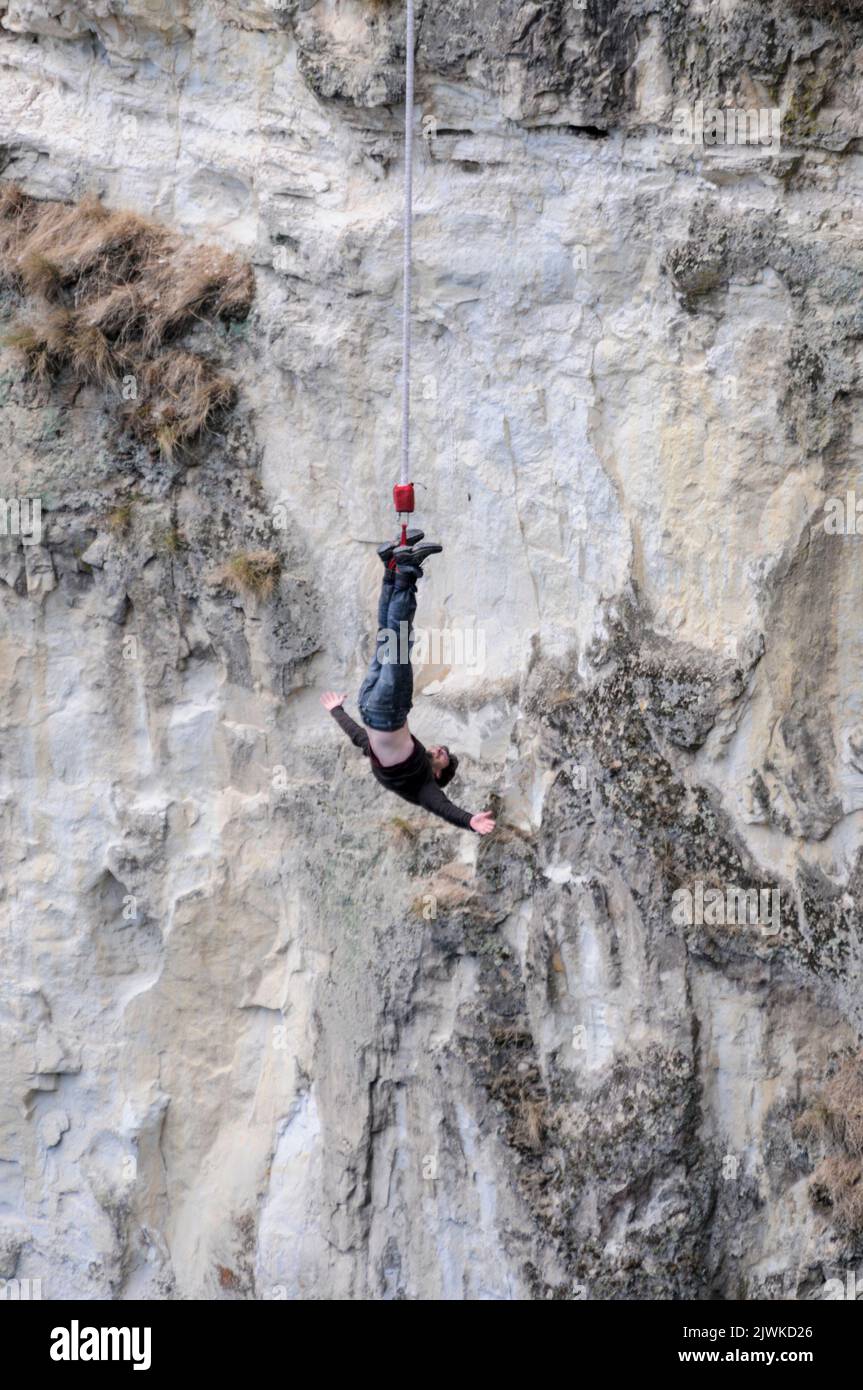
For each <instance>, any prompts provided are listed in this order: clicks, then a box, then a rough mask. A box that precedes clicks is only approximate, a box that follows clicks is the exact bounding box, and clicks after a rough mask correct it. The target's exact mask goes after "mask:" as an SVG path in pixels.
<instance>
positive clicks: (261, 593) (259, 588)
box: [227, 550, 282, 599]
mask: <svg viewBox="0 0 863 1390" xmlns="http://www.w3.org/2000/svg"><path fill="white" fill-rule="evenodd" d="M281 573H282V562H281V560H280V559H279V557H278V555H277V554H276V553H275V551H273V550H252V551H240V552H239V553H238V554H236V555H233V556H232V557H231V559H230V561H229V562H228V570H227V580H228V583H229V584H231V586H232V587H233V588H235V589H237V590H244V591H245V592H246V593H251V594H254V595H255V596H256V597H257V598H262V599H266V598H270V597H271V596H272V594H273V593H274V591H275V588H276V585H277V584H278V582H279V579H280V577H281Z"/></svg>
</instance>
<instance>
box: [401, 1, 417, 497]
mask: <svg viewBox="0 0 863 1390" xmlns="http://www.w3.org/2000/svg"><path fill="white" fill-rule="evenodd" d="M414 43H415V38H414V0H407V32H406V34H405V215H404V256H405V267H404V307H403V318H402V469H401V482H402V483H409V482H410V476H411V240H412V238H411V232H412V221H413V181H414V180H413V176H414V166H413V124H414Z"/></svg>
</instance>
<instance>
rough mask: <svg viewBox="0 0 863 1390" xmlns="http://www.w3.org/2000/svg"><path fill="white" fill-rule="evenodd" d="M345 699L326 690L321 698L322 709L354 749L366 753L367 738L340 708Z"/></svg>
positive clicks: (344, 696) (367, 749)
mask: <svg viewBox="0 0 863 1390" xmlns="http://www.w3.org/2000/svg"><path fill="white" fill-rule="evenodd" d="M346 699H347V696H346V695H337V694H336V692H335V691H334V690H327V691H326V692H325V694H323V695H322V696H321V704H322V705H323V707H324V709H328V710H329V712H330V714H331V715H332V716H333V719H335V721H336V723H337V724H338V726H339V728H340V729H344V731H345V733H346V734H347V736H348V738H349V739H350V741H351V743H352V744H353V745H354V747H355V748H361V749H362V751H363V752H364V753H367V752H368V751H369V736H368V734H367V733H366V731H365V729H363V728H361V727H360V725H359V724H358V723H357V722H356V720H355V719H351V716H350V715H349V714H346V713H345V711H344V709H343V708H342V706H343V704H344V702H345V700H346Z"/></svg>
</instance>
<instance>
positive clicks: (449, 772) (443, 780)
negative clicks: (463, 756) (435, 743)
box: [437, 743, 458, 787]
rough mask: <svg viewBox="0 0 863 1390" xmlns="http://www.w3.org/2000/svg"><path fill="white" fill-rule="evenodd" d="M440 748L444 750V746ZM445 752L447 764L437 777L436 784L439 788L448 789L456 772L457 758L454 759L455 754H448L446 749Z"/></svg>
mask: <svg viewBox="0 0 863 1390" xmlns="http://www.w3.org/2000/svg"><path fill="white" fill-rule="evenodd" d="M441 747H442V748H446V744H445V743H444V744H441ZM446 751H447V756H448V758H449V762H448V763H447V765H446V767H445V768H444V769H443V771H442V772H439V773H438V775H437V784H438V786H439V787H448V786H449V784H450V782H451V781H452V779H453V778H454V777H455V775H456V773H457V772H458V758H457V757H456V755H455V753H450V751H449V749H448V748H447V749H446Z"/></svg>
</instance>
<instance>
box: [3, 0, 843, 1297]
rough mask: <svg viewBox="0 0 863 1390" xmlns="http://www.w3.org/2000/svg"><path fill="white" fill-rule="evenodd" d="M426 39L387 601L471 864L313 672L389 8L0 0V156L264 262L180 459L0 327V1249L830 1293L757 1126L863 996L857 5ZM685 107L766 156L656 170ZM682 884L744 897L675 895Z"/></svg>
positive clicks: (561, 6)
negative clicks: (431, 638)
mask: <svg viewBox="0 0 863 1390" xmlns="http://www.w3.org/2000/svg"><path fill="white" fill-rule="evenodd" d="M417 11H418V49H417V110H416V129H417V142H418V149H417V169H416V174H415V180H416V189H415V231H414V245H415V297H414V309H415V326H414V354H415V356H414V368H413V372H414V394H413V416H414V426H413V428H414V471H415V481H416V483H417V492H418V507H419V510H418V514H417V522H418V524H419V525H421V526H423V527H424V529H425V530H426V532H427V534H428V535H429V536H430V537H431V538H433V539H440V540H441V541H442V542H443V544H444V546H445V550H444V553H443V555H441V556H437V557H435V558H434V559H433V560H432V561H430V562H429V566H428V577H427V578H426V579H425V580H424V581H423V585H422V588H421V609H420V622H421V624H422V625H423V626H424V627H425V628H427V629H432V630H438V631H443V630H452V631H455V632H458V633H462V634H464V633H465V632H466V633H468V634H473V635H474V636H481V638H482V641H481V643H479V644H474V645H473V647H471V648H470V649H471V650H472V651H474V653H475V654H478V659H477V660H476V661H468V660H464V661H461V662H459V661H458V660H456V659H455V658H452V652H451V651H450V653H449V656H447V654H446V651H445V652H444V655H443V656H441V657H440V659H439V660H438V659H437V658H435V659H430V660H429V662H428V663H427V664H425V665H424V666H422V667H421V668H420V669H419V670H418V672H417V698H416V704H415V710H414V715H413V717H412V726H413V727H414V728H415V730H416V732H417V735H418V736H419V737H420V738H421V739H423V741H425V742H430V741H431V742H438V741H439V742H445V743H447V744H450V745H451V746H452V747H453V749H454V750H456V751H457V752H458V753H459V755H460V758H461V766H460V770H459V775H458V778H457V779H456V781H455V782H454V783H453V784H452V787H451V789H450V791H451V794H452V795H453V798H454V800H456V801H457V802H458V804H460V805H465V806H469V807H470V808H471V809H472V810H474V811H476V810H480V809H482V808H484V807H487V806H490V807H492V808H493V810H494V811H495V812H496V814H497V815H498V817H499V821H500V827H501V828H500V830H499V831H498V833H497V834H496V835H495V836H493V837H491V838H489V839H488V840H484V841H482V842H480V841H479V840H478V839H477V838H475V837H471V836H468V835H466V834H462V833H459V832H456V831H454V830H452V829H450V828H449V827H447V826H445V825H444V824H443V823H438V822H435V821H432V820H429V819H427V818H424V817H423V816H422V815H421V813H419V812H414V811H413V810H412V808H410V807H404V806H403V805H402V803H399V802H396V801H395V800H394V799H392V798H387V797H385V795H384V793H383V792H382V791H381V789H380V788H379V787H378V786H377V784H376V783H375V782H374V781H373V779H371V778H370V777H369V775H368V772H367V770H366V768H365V765H364V763H363V761H362V760H361V759H360V758H359V757H358V756H357V755H356V753H355V751H354V750H353V749H352V748H351V747H350V745H349V744H348V743H347V742H346V740H344V739H343V737H342V735H341V734H340V732H339V730H338V729H337V728H336V727H335V725H334V724H333V722H332V721H331V720H329V718H328V717H327V716H326V715H325V714H324V713H323V712H322V711H321V709H320V706H319V704H318V694H319V692H320V691H321V690H322V689H325V688H338V689H344V690H349V691H350V692H351V697H350V700H349V705H348V707H349V709H350V710H351V712H355V706H354V704H353V692H354V691H355V690H356V687H357V686H358V684H359V680H360V678H361V675H362V670H363V665H364V661H365V659H367V655H368V634H369V632H370V628H371V623H372V619H373V612H374V608H373V605H374V598H375V590H376V584H377V579H378V572H379V562H378V560H377V558H376V556H375V553H374V552H375V545H376V544H377V543H379V542H380V540H381V539H383V537H384V536H385V535H386V532H387V528H388V527H389V526H390V525H391V518H390V510H389V498H390V488H391V485H392V482H393V481H394V479H395V476H396V474H397V467H398V461H397V456H398V439H399V400H398V389H397V386H398V371H399V365H400V353H401V342H400V327H401V325H400V295H401V283H400V274H401V230H400V227H401V194H402V188H401V172H402V154H401V122H402V118H403V112H402V108H401V107H400V105H399V103H400V101H401V100H402V95H403V74H402V64H403V59H404V23H403V16H402V11H401V7H400V6H399V5H398V4H397V3H395V0H338V2H337V0H317V3H315V0H285V3H276V0H272V3H269V2H268V0H248V3H242V0H183V3H170V4H169V3H167V0H123V3H120V0H93V3H89V2H85V0H70V3H64V2H63V0H17V2H15V3H9V4H4V3H2V0H0V179H2V181H3V182H6V181H14V182H17V183H19V184H21V185H22V186H23V188H24V189H25V190H26V192H27V193H29V194H31V195H33V196H35V197H37V198H40V199H60V200H68V201H74V200H78V199H80V198H82V197H84V196H85V195H86V194H87V193H89V192H96V193H98V194H99V195H100V196H101V197H102V198H103V199H104V201H105V203H106V204H107V205H108V206H109V207H112V208H114V207H118V208H119V207H129V208H133V209H135V210H137V211H139V212H142V213H146V214H147V215H152V216H155V217H157V218H159V219H160V220H162V221H163V222H164V223H166V224H167V225H169V226H171V227H172V228H173V229H175V230H176V231H178V232H179V233H181V234H182V235H183V236H185V237H188V238H189V239H190V240H191V241H194V240H196V239H200V240H202V241H206V242H217V243H221V244H222V245H223V246H225V247H226V248H228V249H230V250H232V251H235V252H239V253H240V254H241V255H243V256H244V257H245V258H247V259H248V261H249V262H250V263H251V264H252V266H253V268H254V271H255V278H256V297H255V302H254V308H253V312H252V314H251V316H250V318H249V319H248V320H247V321H246V322H245V323H242V324H232V325H230V326H223V327H219V328H214V327H213V326H212V325H208V324H204V323H202V324H201V325H199V327H198V328H197V329H196V330H195V332H194V334H193V335H192V342H193V346H194V347H195V349H196V350H197V351H200V352H202V353H203V354H205V355H206V356H208V357H209V358H211V359H212V360H213V361H215V362H216V363H217V365H218V366H219V368H220V369H225V370H227V371H230V372H231V374H232V376H233V378H234V379H235V380H236V383H237V387H238V404H237V407H236V409H235V410H234V411H233V413H232V414H231V416H230V418H229V420H228V421H227V422H226V423H225V426H224V428H223V429H222V430H221V432H220V433H218V434H214V435H212V436H210V437H208V438H207V439H206V440H205V441H203V443H202V444H201V445H199V446H197V448H196V449H195V450H194V451H193V452H192V453H191V454H190V455H188V456H183V457H176V458H173V459H170V458H163V457H160V456H159V454H158V453H153V452H151V451H150V450H148V449H147V448H146V447H145V446H144V445H142V444H141V443H135V442H134V441H130V440H129V438H128V437H126V436H124V435H123V434H122V433H121V432H120V431H119V430H118V428H117V400H116V393H114V395H112V391H111V389H107V390H105V391H101V390H97V389H95V388H94V387H91V386H81V385H80V384H79V383H76V382H74V381H71V380H67V379H61V380H60V381H59V382H57V383H56V384H55V385H53V386H52V387H50V388H43V387H40V386H39V385H38V384H37V383H34V382H33V381H31V380H30V379H29V378H28V376H27V374H26V372H25V370H24V368H23V365H22V362H21V360H20V357H19V356H18V354H16V352H15V351H14V350H13V348H12V347H11V346H8V345H7V346H4V347H3V348H2V349H0V495H2V496H3V498H4V499H8V498H13V497H19V498H23V497H27V498H34V497H35V498H40V499H41V505H42V524H43V534H42V538H41V543H40V544H38V545H37V544H29V543H26V544H25V543H22V539H21V538H19V537H16V536H14V535H13V536H6V537H2V536H0V644H2V646H0V652H2V659H0V725H2V741H0V813H2V822H3V824H2V831H3V843H4V849H5V854H4V866H3V871H2V883H0V890H2V891H0V923H2V960H3V969H2V979H0V990H2V993H0V1081H2V1085H0V1277H2V1278H13V1277H17V1278H21V1279H23V1278H41V1279H42V1288H43V1297H45V1298H61V1297H78V1298H92V1299H109V1298H119V1299H123V1298H139V1297H143V1298H154V1299H159V1298H176V1299H183V1298H221V1299H251V1298H288V1299H300V1298H303V1299H330V1298H335V1299H360V1298H371V1299H454V1300H461V1299H512V1300H532V1299H550V1298H554V1299H572V1298H584V1297H587V1298H601V1299H615V1298H636V1299H656V1298H660V1299H682V1298H696V1299H705V1298H714V1299H723V1298H728V1299H732V1298H750V1299H753V1298H758V1299H761V1298H763V1299H770V1298H781V1297H789V1296H796V1297H799V1298H808V1297H813V1298H814V1297H820V1296H822V1289H823V1284H824V1281H825V1279H827V1278H830V1277H833V1276H835V1275H836V1274H837V1273H840V1272H842V1271H844V1270H846V1269H851V1268H853V1269H856V1270H857V1271H858V1273H861V1272H863V1270H861V1260H863V1243H861V1240H863V1237H861V1233H860V1232H859V1231H855V1230H854V1229H853V1227H849V1226H848V1225H847V1223H845V1224H843V1222H842V1221H841V1220H839V1218H838V1216H837V1211H836V1210H834V1209H833V1207H832V1206H831V1204H830V1202H825V1201H824V1200H820V1201H819V1200H815V1197H814V1195H813V1191H812V1175H813V1173H814V1171H815V1170H816V1168H817V1166H818V1164H819V1163H820V1162H821V1161H822V1159H823V1158H824V1157H825V1153H827V1151H828V1150H829V1148H830V1143H831V1140H830V1138H829V1136H828V1137H825V1136H823V1135H822V1136H819V1135H818V1134H815V1133H813V1132H811V1129H806V1128H804V1127H801V1123H800V1120H801V1115H802V1114H803V1113H804V1111H805V1110H807V1108H808V1107H811V1106H813V1105H815V1106H817V1103H818V1097H819V1095H820V1094H821V1092H822V1090H823V1087H824V1086H825V1084H827V1083H828V1082H829V1079H830V1077H831V1076H832V1075H833V1074H834V1073H835V1071H836V1068H837V1067H838V1066H840V1065H841V1063H842V1059H843V1058H844V1057H845V1056H847V1055H850V1054H853V1053H856V1052H858V1051H859V1049H860V1042H861V1027H863V1008H861V973H863V962H861V937H860V932H861V926H860V922H861V919H860V909H861V901H863V861H861V853H860V847H861V825H863V821H861V812H863V696H861V683H860V671H861V668H863V628H861V622H860V601H859V594H860V573H861V550H860V547H861V545H863V538H861V536H859V535H857V534H856V529H855V525H854V524H853V511H854V506H855V500H854V499H855V496H856V495H855V488H856V489H857V490H858V491H859V492H860V496H861V498H863V486H861V485H860V484H859V482H858V480H859V478H860V476H861V461H863V460H861V441H863V437H861V432H860V426H859V419H858V414H859V396H860V364H861V338H863V309H861V291H863V243H861V217H863V214H861V207H863V200H861V192H863V188H861V185H863V164H861V150H863V144H861V137H863V130H861V92H863V86H861V67H863V11H861V9H860V7H859V5H857V4H856V3H851V0H841V2H840V0H837V2H836V3H830V2H829V0H782V3H780V0H757V2H756V0H735V2H734V3H730V4H729V3H720V2H719V0H698V3H690V4H685V3H683V0H620V2H619V3H616V2H615V0H583V3H582V2H581V0H576V2H573V0H566V3H565V2H564V0H549V3H547V4H543V5H540V4H537V3H533V0H497V3H494V4H492V3H491V0H446V3H444V0H419V3H418V7H417ZM699 101H700V102H702V103H703V104H704V106H705V107H722V106H723V104H724V105H725V106H726V107H730V106H733V107H736V108H741V109H748V108H751V107H764V108H771V109H773V108H778V109H779V110H780V111H781V113H782V125H781V141H780V142H779V143H776V144H774V145H773V146H771V147H770V148H767V147H754V146H752V145H730V146H720V145H717V146H704V147H701V148H691V147H688V146H685V145H683V144H681V143H679V142H678V141H677V140H675V139H674V138H673V123H674V113H675V110H677V109H679V108H681V107H683V106H692V105H694V104H695V103H697V102H699ZM21 310H22V306H21V301H20V297H19V294H18V290H17V288H16V286H15V285H14V284H13V283H10V282H9V281H8V280H7V281H4V282H3V284H2V285H0V313H2V315H3V318H4V320H8V321H12V320H14V319H15V318H16V317H17V316H18V315H19V314H20V313H21ZM4 326H5V325H4ZM849 493H850V494H852V499H851V500H847V499H848V494H849ZM829 499H840V500H841V501H842V503H843V506H844V507H846V514H847V512H849V511H850V513H851V514H852V524H850V525H848V526H846V528H845V532H844V533H835V531H831V530H829V529H827V528H826V527H825V524H824V517H825V507H826V505H827V503H828V501H829ZM861 511H863V508H861ZM860 527H861V531H863V521H861V523H860ZM262 550H266V551H270V550H272V551H275V552H276V553H277V555H278V557H279V562H280V567H279V577H278V582H277V585H276V588H275V591H274V593H273V594H272V595H271V596H270V597H268V598H265V597H261V596H255V595H254V594H252V593H249V592H248V591H247V590H244V589H243V588H242V587H241V586H240V587H238V586H237V585H236V584H233V583H231V582H229V579H228V573H229V566H230V563H231V558H232V556H236V555H237V554H238V553H241V552H242V553H246V552H258V551H262ZM469 645H470V644H469ZM450 658H452V659H450ZM698 885H701V887H702V889H705V890H706V889H711V888H712V889H719V890H720V891H723V892H724V891H725V890H726V889H727V888H728V887H734V888H738V889H740V890H745V891H749V890H753V891H755V892H756V893H760V892H762V891H766V892H768V893H772V892H774V891H776V892H778V894H779V898H780V901H781V908H780V910H779V912H778V913H777V915H776V918H775V920H774V921H772V922H771V924H770V928H769V930H768V929H766V928H765V927H764V925H763V924H761V925H759V924H751V923H746V922H742V923H736V922H731V923H729V922H727V921H722V920H717V919H716V918H715V917H714V918H713V919H711V917H710V914H704V920H700V921H682V920H681V918H680V914H679V913H678V912H676V911H675V902H676V901H678V899H679V895H680V893H681V892H684V893H685V892H687V891H691V892H693V893H694V892H695V890H696V888H697V887H698ZM828 1156H829V1155H828Z"/></svg>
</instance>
